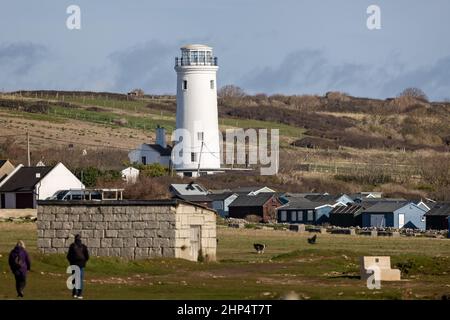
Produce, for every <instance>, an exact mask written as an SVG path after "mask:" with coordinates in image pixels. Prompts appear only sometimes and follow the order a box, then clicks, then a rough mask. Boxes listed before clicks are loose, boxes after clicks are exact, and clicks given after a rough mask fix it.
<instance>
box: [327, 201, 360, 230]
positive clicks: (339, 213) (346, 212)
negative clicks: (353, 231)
mask: <svg viewBox="0 0 450 320" xmlns="http://www.w3.org/2000/svg"><path fill="white" fill-rule="evenodd" d="M363 210H364V207H362V206H361V205H359V204H352V203H351V204H348V205H346V206H336V207H334V208H333V210H331V212H330V220H329V222H330V224H331V225H333V226H338V227H357V226H359V227H361V226H362V214H361V213H362V211H363Z"/></svg>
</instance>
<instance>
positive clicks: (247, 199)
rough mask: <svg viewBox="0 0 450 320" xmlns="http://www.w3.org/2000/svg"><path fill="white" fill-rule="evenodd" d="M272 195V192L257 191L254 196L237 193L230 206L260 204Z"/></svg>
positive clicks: (253, 205)
mask: <svg viewBox="0 0 450 320" xmlns="http://www.w3.org/2000/svg"><path fill="white" fill-rule="evenodd" d="M273 196H274V194H273V193H268V192H264V193H258V194H257V195H254V196H249V195H239V196H238V197H237V198H236V199H235V200H234V201H233V202H232V203H231V204H230V207H255V206H262V205H264V204H265V203H266V202H267V201H269V200H270V198H272V197H273Z"/></svg>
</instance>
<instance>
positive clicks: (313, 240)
mask: <svg viewBox="0 0 450 320" xmlns="http://www.w3.org/2000/svg"><path fill="white" fill-rule="evenodd" d="M316 239H317V235H316V234H315V235H314V236H312V237H311V238H308V243H309V244H315V243H316Z"/></svg>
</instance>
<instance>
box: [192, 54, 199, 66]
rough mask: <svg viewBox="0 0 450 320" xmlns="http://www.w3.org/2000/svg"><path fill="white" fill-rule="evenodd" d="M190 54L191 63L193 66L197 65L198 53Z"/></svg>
mask: <svg viewBox="0 0 450 320" xmlns="http://www.w3.org/2000/svg"><path fill="white" fill-rule="evenodd" d="M191 54H192V62H193V63H194V64H197V63H198V51H192V52H191Z"/></svg>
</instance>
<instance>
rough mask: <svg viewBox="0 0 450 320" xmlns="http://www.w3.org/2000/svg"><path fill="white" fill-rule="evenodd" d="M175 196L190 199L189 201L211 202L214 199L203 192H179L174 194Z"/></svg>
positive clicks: (185, 199)
mask: <svg viewBox="0 0 450 320" xmlns="http://www.w3.org/2000/svg"><path fill="white" fill-rule="evenodd" d="M174 198H177V199H181V200H184V201H188V202H211V201H212V199H211V198H210V197H209V196H207V195H203V194H198V195H183V194H177V195H176V196H174Z"/></svg>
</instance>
